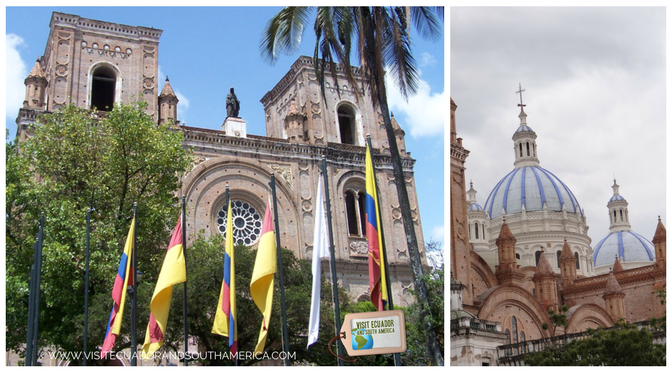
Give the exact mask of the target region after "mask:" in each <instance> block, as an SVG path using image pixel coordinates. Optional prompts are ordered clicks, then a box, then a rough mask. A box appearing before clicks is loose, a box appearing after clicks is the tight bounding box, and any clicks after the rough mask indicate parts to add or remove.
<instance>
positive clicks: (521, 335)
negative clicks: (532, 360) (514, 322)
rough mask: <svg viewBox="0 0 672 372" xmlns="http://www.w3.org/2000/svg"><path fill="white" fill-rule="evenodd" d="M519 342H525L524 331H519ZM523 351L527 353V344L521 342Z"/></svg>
mask: <svg viewBox="0 0 672 372" xmlns="http://www.w3.org/2000/svg"><path fill="white" fill-rule="evenodd" d="M520 342H525V332H523V331H520ZM523 353H527V345H526V344H523Z"/></svg>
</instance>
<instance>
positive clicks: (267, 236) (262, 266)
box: [250, 201, 278, 355]
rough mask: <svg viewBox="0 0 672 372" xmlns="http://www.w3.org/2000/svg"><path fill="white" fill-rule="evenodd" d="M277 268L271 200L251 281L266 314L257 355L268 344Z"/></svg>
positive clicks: (261, 307)
mask: <svg viewBox="0 0 672 372" xmlns="http://www.w3.org/2000/svg"><path fill="white" fill-rule="evenodd" d="M277 269H278V264H277V250H276V245H275V234H274V232H273V221H272V219H271V208H270V201H269V205H268V206H266V214H265V216H264V224H263V225H262V226H261V239H260V241H259V248H258V249H257V259H256V260H255V262H254V271H253V272H252V280H251V281H250V293H251V294H252V299H253V300H254V303H255V304H256V305H257V307H258V308H259V310H260V311H261V313H262V314H264V319H263V320H262V323H261V330H260V331H259V339H258V341H257V346H256V347H255V348H254V354H255V355H256V354H258V353H262V352H263V351H264V347H265V345H266V336H267V335H268V326H269V321H270V320H271V308H272V307H273V283H274V281H275V273H276V271H277Z"/></svg>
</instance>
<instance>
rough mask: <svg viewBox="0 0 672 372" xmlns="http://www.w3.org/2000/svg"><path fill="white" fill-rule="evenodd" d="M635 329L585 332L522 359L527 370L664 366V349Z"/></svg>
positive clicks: (622, 324) (648, 334) (619, 326)
mask: <svg viewBox="0 0 672 372" xmlns="http://www.w3.org/2000/svg"><path fill="white" fill-rule="evenodd" d="M637 328H638V327H637V325H634V324H626V323H625V322H622V321H621V322H618V323H616V325H615V327H614V328H612V329H609V330H605V329H602V328H598V329H597V330H594V329H590V328H589V329H588V337H585V338H582V339H575V340H573V341H571V342H569V343H567V344H565V345H563V346H562V347H560V348H550V349H548V350H544V351H541V352H536V353H529V354H526V355H525V364H526V365H529V366H664V365H665V345H662V344H654V343H653V334H652V333H651V332H649V331H648V330H647V329H645V328H642V329H637Z"/></svg>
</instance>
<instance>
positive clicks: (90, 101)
mask: <svg viewBox="0 0 672 372" xmlns="http://www.w3.org/2000/svg"><path fill="white" fill-rule="evenodd" d="M49 28H50V32H49V38H48V39H47V46H46V48H45V51H44V55H43V56H42V57H41V58H40V59H39V60H40V63H39V64H40V66H39V68H40V69H42V70H43V76H41V75H39V74H33V72H35V69H33V72H31V74H30V75H29V76H28V78H27V79H26V86H27V88H29V89H32V90H33V91H31V92H30V94H27V97H26V100H27V101H28V102H27V103H24V109H22V110H20V112H19V117H18V118H17V125H18V129H17V137H18V138H24V137H25V136H26V135H27V134H24V133H22V131H24V130H27V129H28V126H29V124H31V123H34V121H35V113H34V112H32V111H30V110H34V109H41V110H46V111H50V112H53V111H56V110H58V109H60V108H63V107H66V106H68V105H70V104H73V105H75V106H77V107H80V108H84V109H94V108H95V109H97V110H102V111H109V110H112V108H113V107H114V105H115V104H119V103H131V102H133V101H136V100H137V101H139V100H144V101H146V102H147V104H148V105H147V113H148V114H150V115H151V116H153V117H154V120H155V121H157V120H158V107H157V102H158V87H157V79H158V72H159V62H158V57H159V38H160V37H161V33H162V32H163V31H161V30H157V29H154V28H150V27H142V26H127V25H122V24H117V23H111V22H104V21H98V20H93V19H87V18H82V17H80V16H77V15H72V14H66V13H59V12H54V13H53V14H52V15H51V22H50V24H49ZM37 67H38V66H37V65H36V68H37ZM45 82H46V84H45ZM36 88H37V89H36Z"/></svg>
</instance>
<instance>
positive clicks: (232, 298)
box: [212, 201, 238, 354]
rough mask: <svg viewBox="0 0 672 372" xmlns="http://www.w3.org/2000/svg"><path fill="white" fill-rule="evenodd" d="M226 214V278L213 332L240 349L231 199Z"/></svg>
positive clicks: (230, 347)
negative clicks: (224, 337) (226, 338)
mask: <svg viewBox="0 0 672 372" xmlns="http://www.w3.org/2000/svg"><path fill="white" fill-rule="evenodd" d="M228 204H229V207H228V212H227V215H226V239H225V240H226V242H225V244H224V246H225V252H224V280H222V290H221V292H220V293H219V302H218V303H217V311H216V314H215V324H213V326H212V333H216V334H219V335H222V336H226V337H228V338H229V350H230V351H231V352H232V353H234V354H235V353H236V352H237V351H238V329H236V319H237V317H236V270H235V266H234V255H233V218H232V213H231V201H229V203H228Z"/></svg>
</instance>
